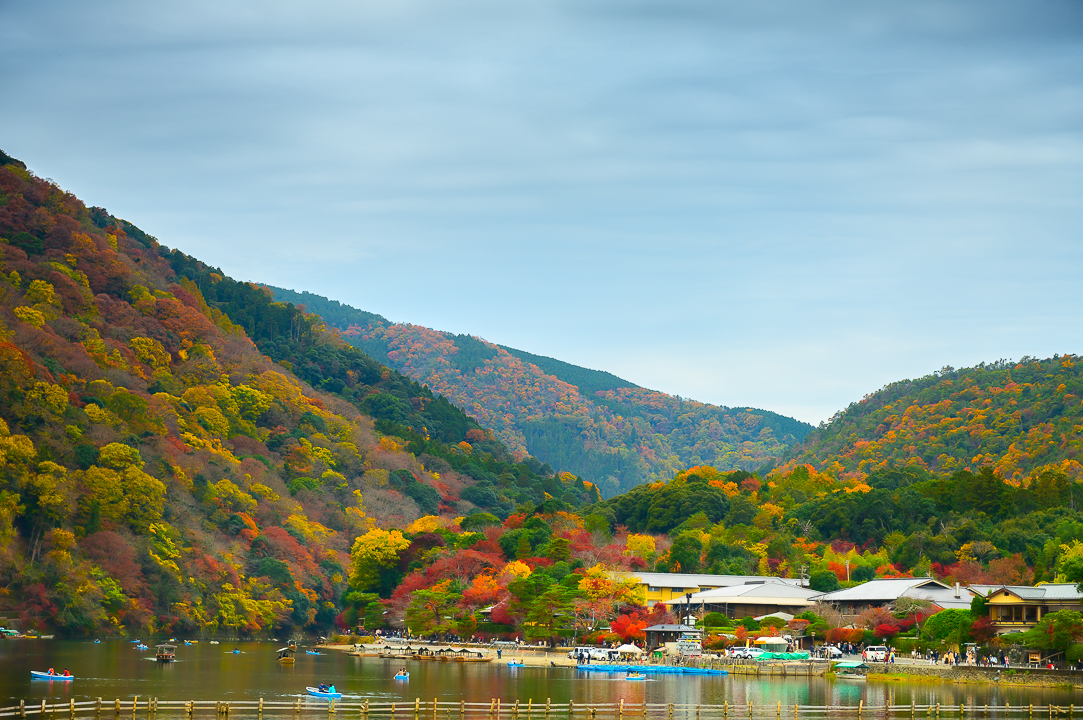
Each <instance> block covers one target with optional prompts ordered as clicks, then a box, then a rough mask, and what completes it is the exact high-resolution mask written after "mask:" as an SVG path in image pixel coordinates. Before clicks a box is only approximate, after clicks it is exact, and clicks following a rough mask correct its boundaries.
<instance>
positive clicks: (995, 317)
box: [0, 0, 1083, 423]
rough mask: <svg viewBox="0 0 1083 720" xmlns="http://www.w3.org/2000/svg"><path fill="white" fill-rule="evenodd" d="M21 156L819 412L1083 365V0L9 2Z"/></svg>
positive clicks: (643, 364)
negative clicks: (906, 387) (930, 386)
mask: <svg viewBox="0 0 1083 720" xmlns="http://www.w3.org/2000/svg"><path fill="white" fill-rule="evenodd" d="M0 88H2V93H0V98H2V99H0V149H3V150H4V151H5V152H7V153H8V154H10V155H12V156H14V157H16V158H19V159H20V160H23V161H24V162H26V163H27V165H28V166H29V167H30V169H31V170H33V171H34V172H35V173H36V174H38V175H39V176H42V177H47V178H51V179H53V180H54V181H55V182H56V183H57V184H59V185H60V186H61V187H63V188H64V189H66V190H69V191H71V192H73V193H75V194H76V195H78V196H79V197H80V198H81V199H82V200H84V201H85V202H86V203H87V204H88V205H100V206H103V207H106V208H107V209H108V210H109V211H110V212H112V213H113V214H114V215H116V216H118V217H123V218H125V219H127V220H129V221H130V222H133V223H135V224H136V225H138V226H139V227H140V228H142V229H143V230H144V231H146V232H148V233H150V234H152V235H154V236H156V237H157V238H158V239H159V240H160V241H161V242H162V243H163V244H165V245H167V246H169V247H176V248H179V249H181V250H183V251H185V252H187V253H189V254H191V255H194V256H195V257H197V258H199V259H201V260H204V261H205V262H208V263H209V264H211V265H215V266H218V267H221V268H222V269H223V270H224V271H225V272H226V273H228V274H229V275H231V276H233V277H235V278H237V279H240V280H252V281H258V282H263V283H268V284H273V285H278V286H283V287H287V288H291V289H294V290H298V291H301V290H307V291H310V292H314V293H317V294H320V295H325V296H328V297H330V298H332V299H336V300H340V301H342V302H344V303H347V304H350V305H353V306H355V307H358V308H361V309H364V310H367V311H370V312H376V313H379V314H381V315H383V316H385V317H387V318H388V319H390V320H393V321H397V322H409V323H414V324H419V325H424V326H427V327H432V328H436V329H439V330H447V331H452V332H456V333H469V334H472V335H476V336H479V337H482V338H484V339H486V340H489V341H491V342H496V343H500V344H502V345H508V346H512V347H516V348H520V349H523V350H527V351H529V352H532V353H536V354H540V355H547V356H550V357H556V358H559V359H561V360H565V361H567V362H572V363H576V364H579V365H584V366H587V367H592V368H597V369H603V370H608V371H610V372H613V373H615V374H617V375H619V376H621V377H623V378H625V379H627V380H630V381H632V382H634V383H637V384H639V385H642V386H645V387H649V388H652V389H656V390H661V391H664V392H668V393H672V394H677V395H681V396H683V397H686V398H692V399H696V400H701V401H704V402H711V403H715V404H720V405H727V406H733V407H756V408H765V409H769V410H774V411H776V412H780V413H783V414H786V415H790V416H793V417H797V418H799V419H801V420H805V421H808V422H812V423H819V422H821V421H824V420H827V419H828V418H830V417H831V416H832V415H833V414H834V413H835V412H837V411H838V410H840V409H842V408H845V407H846V406H847V405H848V404H850V403H851V402H855V401H858V400H860V399H861V397H862V396H864V395H866V394H868V393H871V392H873V391H875V390H877V389H878V388H880V387H882V386H883V385H885V384H887V383H890V382H893V381H896V380H901V379H904V378H913V377H920V376H923V375H926V374H928V373H931V372H934V371H936V370H938V369H940V368H942V367H944V366H949V365H950V366H954V367H965V366H969V365H973V364H976V363H979V362H982V361H994V360H997V359H1000V358H1012V359H1018V358H1020V357H1022V356H1026V355H1030V356H1035V357H1048V356H1052V355H1053V354H1056V353H1062V354H1063V353H1077V354H1081V353H1083V342H1081V337H1083V333H1081V331H1083V303H1081V302H1080V301H1079V291H1080V286H1081V282H1080V278H1081V276H1083V275H1081V272H1083V237H1081V231H1083V4H1080V3H1079V2H1078V1H1076V0H1069V1H1065V2H1041V1H1039V2H1030V3H1018V2H985V1H982V2H950V3H946V2H922V1H921V0H917V1H915V2H906V3H868V2H857V1H855V2H831V1H826V2H818V3H807V2H799V1H791V0H778V1H772V2H757V3H748V2H729V1H726V0H714V1H711V2H688V1H686V0H620V1H619V2H618V1H608V0H603V1H598V0H568V1H562V0H552V1H540V2H521V3H509V2H506V1H504V2H496V1H490V0H478V1H470V0H441V2H416V1H414V0H396V1H395V2H372V1H371V0H351V1H349V2H345V1H343V2H334V1H326V0H310V1H308V2H303V3H302V2H276V1H275V0H261V1H260V2H249V1H247V0H240V1H238V2H229V3H223V2H220V1H215V2H209V1H208V2H176V3H147V2H145V1H140V2H135V1H129V0H101V1H99V2H96V3H85V2H72V1H71V0H56V1H55V2H48V3H16V2H13V1H12V0H0Z"/></svg>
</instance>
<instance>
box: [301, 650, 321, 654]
mask: <svg viewBox="0 0 1083 720" xmlns="http://www.w3.org/2000/svg"><path fill="white" fill-rule="evenodd" d="M305 655H323V653H322V652H316V651H315V650H305Z"/></svg>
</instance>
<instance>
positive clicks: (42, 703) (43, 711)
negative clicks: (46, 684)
mask: <svg viewBox="0 0 1083 720" xmlns="http://www.w3.org/2000/svg"><path fill="white" fill-rule="evenodd" d="M117 707H120V700H117ZM41 716H42V717H45V699H44V698H42V701H41Z"/></svg>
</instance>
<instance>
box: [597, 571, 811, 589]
mask: <svg viewBox="0 0 1083 720" xmlns="http://www.w3.org/2000/svg"><path fill="white" fill-rule="evenodd" d="M618 574H621V575H624V576H626V577H636V578H639V581H640V582H642V583H646V584H647V585H651V586H654V587H667V588H684V589H686V590H693V589H699V588H715V587H729V586H730V585H744V584H746V583H755V582H768V581H774V582H781V583H786V584H788V585H800V584H801V581H800V580H798V579H796V578H779V577H771V576H769V575H701V574H691V573H639V572H631V573H618Z"/></svg>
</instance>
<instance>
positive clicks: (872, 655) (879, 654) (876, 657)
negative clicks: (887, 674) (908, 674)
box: [861, 645, 891, 662]
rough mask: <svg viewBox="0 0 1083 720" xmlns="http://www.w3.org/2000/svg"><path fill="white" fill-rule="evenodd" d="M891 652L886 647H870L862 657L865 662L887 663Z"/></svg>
mask: <svg viewBox="0 0 1083 720" xmlns="http://www.w3.org/2000/svg"><path fill="white" fill-rule="evenodd" d="M890 653H891V650H889V649H888V648H887V646H885V645H869V646H868V647H867V648H865V652H863V653H861V657H862V659H863V660H864V661H865V662H887V656H888V655H889V654H890Z"/></svg>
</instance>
